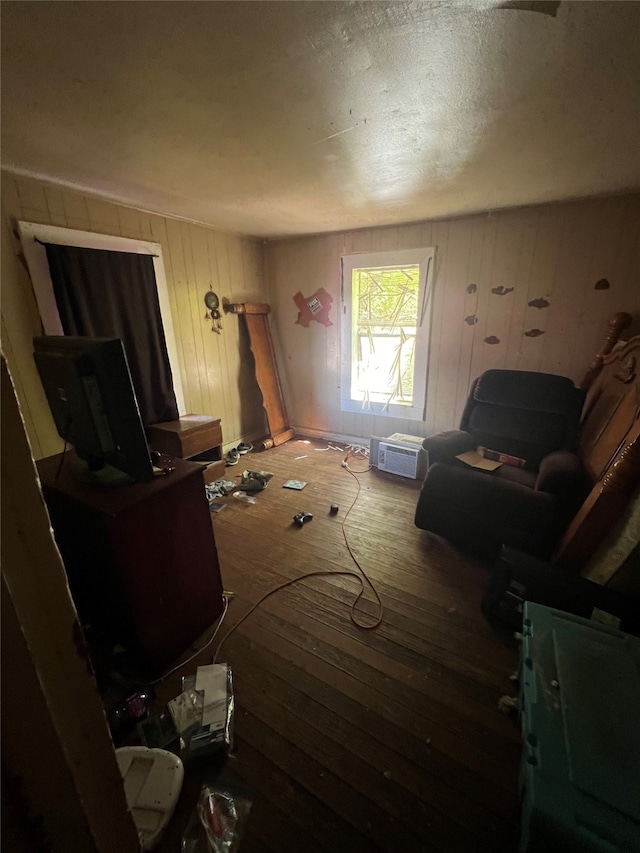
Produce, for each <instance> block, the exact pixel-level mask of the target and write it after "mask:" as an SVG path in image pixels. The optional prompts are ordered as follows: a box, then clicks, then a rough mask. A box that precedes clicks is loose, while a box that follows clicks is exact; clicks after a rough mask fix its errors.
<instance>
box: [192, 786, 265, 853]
mask: <svg viewBox="0 0 640 853" xmlns="http://www.w3.org/2000/svg"><path fill="white" fill-rule="evenodd" d="M252 803H253V794H252V793H251V792H250V791H249V789H248V788H247V787H246V785H244V784H243V783H242V782H241V781H240V780H235V779H231V778H230V777H228V776H227V777H225V776H222V777H220V778H218V779H217V780H216V781H215V782H210V783H209V784H204V785H203V786H202V789H201V791H200V797H199V799H198V805H197V808H196V809H195V811H194V812H193V814H192V815H191V819H190V821H189V823H188V825H187V828H186V830H185V832H184V835H183V836H182V853H232V851H235V850H237V849H238V846H239V844H240V840H241V838H242V833H243V831H244V825H245V823H246V821H247V818H248V816H249V811H250V810H251V806H252Z"/></svg>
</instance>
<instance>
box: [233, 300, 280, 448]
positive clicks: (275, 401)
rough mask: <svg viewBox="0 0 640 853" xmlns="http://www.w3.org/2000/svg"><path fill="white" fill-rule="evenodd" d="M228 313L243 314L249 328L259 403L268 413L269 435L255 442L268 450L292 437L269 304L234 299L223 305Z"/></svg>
mask: <svg viewBox="0 0 640 853" xmlns="http://www.w3.org/2000/svg"><path fill="white" fill-rule="evenodd" d="M224 310H225V311H227V312H228V313H230V314H242V315H243V316H244V320H245V322H246V324H247V331H248V332H249V343H250V346H251V352H252V353H253V357H254V358H255V362H256V379H257V381H258V385H259V387H260V391H261V392H262V405H263V406H264V410H265V412H266V414H267V423H268V425H269V435H267V436H265V438H263V439H262V440H261V441H259V442H257V443H256V444H257V445H259V449H260V450H268V448H270V447H276V446H277V445H279V444H284V443H285V441H289V439H290V438H293V430H292V429H291V427H290V426H289V418H288V416H287V410H286V408H285V405H284V397H283V394H282V386H281V385H280V378H279V376H278V367H277V364H276V355H275V351H274V349H273V341H272V340H271V330H270V328H269V321H268V320H267V315H268V314H269V313H270V311H271V307H270V306H269V305H267V304H266V303H264V302H241V303H238V302H235V303H231V304H228V305H225V306H224Z"/></svg>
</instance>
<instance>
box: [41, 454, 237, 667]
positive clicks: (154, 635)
mask: <svg viewBox="0 0 640 853" xmlns="http://www.w3.org/2000/svg"><path fill="white" fill-rule="evenodd" d="M60 457H61V454H58V455H57V456H51V457H49V458H48V459H43V460H41V461H40V462H38V472H39V475H40V480H41V483H42V489H43V493H44V497H45V500H46V503H47V507H48V509H49V515H50V517H51V523H52V526H53V531H54V535H55V539H56V542H57V544H58V548H59V549H60V553H61V555H62V559H63V561H64V564H65V569H66V571H67V576H68V579H69V587H70V589H71V593H72V596H73V598H74V601H75V604H76V609H77V610H78V613H79V616H80V620H81V622H82V624H83V625H85V626H86V625H88V624H91V625H93V626H95V627H98V628H99V629H100V630H101V631H102V632H104V633H106V634H107V635H108V636H109V637H110V638H111V639H112V640H113V641H119V642H121V643H123V644H125V645H126V646H127V647H128V648H130V649H133V650H135V651H137V652H139V653H140V654H141V656H142V658H143V660H144V662H145V663H146V664H148V666H149V668H150V669H152V670H155V671H158V670H160V669H162V668H164V667H165V666H166V665H167V664H168V663H170V662H171V661H173V660H175V659H176V658H177V657H178V656H179V655H180V654H182V653H183V652H184V651H185V650H186V649H187V648H188V647H189V645H190V644H191V643H192V642H193V641H194V640H195V639H196V638H197V637H199V636H200V634H202V633H203V632H204V631H206V630H207V629H208V628H209V626H211V625H212V624H213V622H214V621H215V620H216V619H217V618H218V616H220V614H221V613H222V606H223V602H222V581H221V579H220V569H219V565H218V554H217V550H216V543H215V539H214V534H213V526H212V524H211V514H210V511H209V506H208V503H207V499H206V496H205V492H204V483H203V477H202V466H201V465H198V464H196V463H193V462H187V461H184V460H182V459H175V460H174V461H172V465H173V466H175V469H174V470H173V471H172V472H171V473H170V474H168V475H167V476H165V477H156V478H154V479H153V480H151V481H150V482H146V483H135V484H133V485H128V486H115V487H108V488H107V487H99V486H91V485H87V484H85V483H81V482H79V481H78V480H76V478H75V477H74V476H73V473H72V464H71V463H72V460H73V453H72V452H69V453H67V454H66V455H65V461H64V464H63V465H62V468H61V470H60V474H59V476H57V472H58V467H59V464H60Z"/></svg>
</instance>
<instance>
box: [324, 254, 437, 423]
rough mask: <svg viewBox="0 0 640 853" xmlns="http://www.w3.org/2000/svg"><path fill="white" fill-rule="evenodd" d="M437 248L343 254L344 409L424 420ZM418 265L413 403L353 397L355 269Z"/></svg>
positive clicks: (341, 401)
mask: <svg viewBox="0 0 640 853" xmlns="http://www.w3.org/2000/svg"><path fill="white" fill-rule="evenodd" d="M434 260H435V249H433V248H424V249H394V250H392V251H388V252H367V253H360V254H354V255H343V256H342V258H341V263H342V312H341V315H340V325H341V330H340V333H341V334H340V337H341V359H340V361H341V371H340V372H341V377H340V378H341V383H340V408H341V410H342V411H343V412H354V413H358V414H364V415H367V414H368V415H375V416H376V417H378V416H383V417H390V418H404V419H406V420H415V421H423V420H424V414H425V404H426V396H427V368H428V362H429V338H430V330H431V306H432V302H433V300H432V298H431V293H432V290H433V281H434ZM405 264H406V265H407V266H410V265H416V264H417V265H419V267H420V272H419V291H418V326H417V330H416V344H415V347H416V349H415V358H414V376H413V403H411V404H409V403H407V404H404V403H401V402H397V401H394V402H392V403H379V402H369V401H367V402H363V401H362V400H358V399H354V398H353V396H352V393H351V375H352V359H353V352H354V350H353V348H354V345H355V342H354V341H353V340H352V333H351V330H352V326H353V305H352V298H353V287H352V280H353V275H352V274H353V270H354V269H360V268H362V267H384V266H403V265H405Z"/></svg>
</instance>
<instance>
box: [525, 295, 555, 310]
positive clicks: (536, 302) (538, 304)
mask: <svg viewBox="0 0 640 853" xmlns="http://www.w3.org/2000/svg"><path fill="white" fill-rule="evenodd" d="M527 305H528V306H529V308H548V307H549V305H551V303H550V302H549V301H548V300H547V299H544V298H543V297H542V296H539V297H538V298H537V299H532V300H531V302H527Z"/></svg>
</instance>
